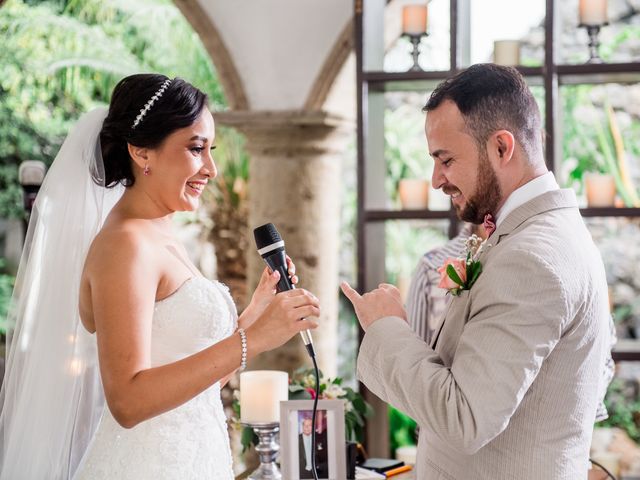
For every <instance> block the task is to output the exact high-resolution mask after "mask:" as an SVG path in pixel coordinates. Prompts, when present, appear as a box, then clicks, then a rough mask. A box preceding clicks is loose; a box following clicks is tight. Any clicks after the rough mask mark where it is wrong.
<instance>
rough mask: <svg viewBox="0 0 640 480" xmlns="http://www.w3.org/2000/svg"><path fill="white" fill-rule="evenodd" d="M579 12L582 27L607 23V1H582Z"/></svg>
mask: <svg viewBox="0 0 640 480" xmlns="http://www.w3.org/2000/svg"><path fill="white" fill-rule="evenodd" d="M579 11H580V24H581V25H604V24H605V23H607V0H580V8H579Z"/></svg>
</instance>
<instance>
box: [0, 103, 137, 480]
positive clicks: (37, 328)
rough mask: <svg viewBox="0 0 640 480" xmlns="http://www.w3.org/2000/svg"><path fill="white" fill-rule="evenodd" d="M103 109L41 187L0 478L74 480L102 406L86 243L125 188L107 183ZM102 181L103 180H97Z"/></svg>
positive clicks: (73, 138)
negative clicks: (84, 279)
mask: <svg viewBox="0 0 640 480" xmlns="http://www.w3.org/2000/svg"><path fill="white" fill-rule="evenodd" d="M106 115H107V110H106V109H105V108H100V109H96V110H93V111H91V112H89V113H87V114H86V115H84V116H83V117H82V118H81V119H80V120H79V122H78V123H77V125H76V126H75V128H74V129H73V131H72V132H71V133H70V134H69V136H68V137H67V139H66V140H65V142H64V144H63V145H62V148H61V149H60V152H59V153H58V155H57V156H56V159H55V161H54V162H53V164H52V166H51V169H50V170H49V172H48V173H47V176H46V178H45V180H44V183H43V184H42V188H41V189H40V192H39V193H38V196H37V199H36V202H35V205H34V208H33V212H32V215H31V220H30V222H29V228H28V230H27V238H26V242H25V246H24V250H23V254H22V259H21V261H20V267H19V270H18V276H17V279H16V285H15V289H14V292H13V298H12V303H11V309H10V313H9V324H10V325H12V326H13V327H12V331H11V332H9V334H8V336H7V339H8V342H7V343H8V345H7V362H6V373H5V378H4V384H3V387H2V390H1V391H0V406H1V408H2V411H1V413H0V479H1V480H9V479H11V480H14V479H21V478H25V479H44V478H47V479H68V478H71V477H73V475H74V473H75V471H76V469H77V467H78V463H79V462H80V460H81V458H82V456H83V454H84V453H85V451H86V449H87V446H88V444H89V442H90V441H91V438H92V436H93V433H94V432H95V429H96V427H97V424H98V422H99V420H100V416H101V413H102V410H103V407H104V395H103V391H102V385H101V382H100V375H99V370H98V361H97V348H96V341H95V335H91V334H89V333H88V332H87V331H86V330H85V329H84V328H83V326H82V324H81V322H80V316H79V313H78V299H79V288H80V276H81V274H82V269H83V266H84V261H85V257H86V255H87V250H88V248H89V246H90V244H91V241H92V240H93V238H94V237H95V236H96V234H97V233H98V231H99V230H100V228H101V227H102V224H103V222H104V219H105V217H106V215H107V214H108V213H109V211H110V210H111V208H112V207H113V205H114V204H115V202H116V201H117V200H118V199H119V198H120V196H121V195H122V192H123V191H124V188H123V187H121V186H120V185H118V186H117V187H116V188H112V189H107V188H104V178H105V177H104V166H103V163H102V155H101V151H100V141H99V132H100V130H101V128H102V124H103V121H104V119H105V117H106ZM94 179H95V181H94Z"/></svg>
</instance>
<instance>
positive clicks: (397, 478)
mask: <svg viewBox="0 0 640 480" xmlns="http://www.w3.org/2000/svg"><path fill="white" fill-rule="evenodd" d="M413 472H414V470H412V471H410V472H407V473H401V474H399V475H394V476H393V477H389V478H393V479H394V480H415V476H414V474H413ZM250 474H251V472H248V471H247V472H244V473H241V474H240V475H238V476H237V477H236V480H243V479H246V478H247V477H248V476H249V475H250Z"/></svg>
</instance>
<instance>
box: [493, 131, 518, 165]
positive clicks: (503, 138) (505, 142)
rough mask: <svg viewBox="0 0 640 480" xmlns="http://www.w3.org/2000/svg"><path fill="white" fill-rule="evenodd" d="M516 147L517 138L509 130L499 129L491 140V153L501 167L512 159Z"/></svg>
mask: <svg viewBox="0 0 640 480" xmlns="http://www.w3.org/2000/svg"><path fill="white" fill-rule="evenodd" d="M515 147H516V141H515V138H514V136H513V134H512V133H511V132H510V131H509V130H498V131H497V132H495V133H494V134H493V135H492V136H491V138H490V140H489V154H490V156H493V157H494V160H495V161H496V162H497V164H498V165H500V166H501V167H504V166H506V165H507V164H508V163H509V161H511V158H512V157H513V152H514V150H515Z"/></svg>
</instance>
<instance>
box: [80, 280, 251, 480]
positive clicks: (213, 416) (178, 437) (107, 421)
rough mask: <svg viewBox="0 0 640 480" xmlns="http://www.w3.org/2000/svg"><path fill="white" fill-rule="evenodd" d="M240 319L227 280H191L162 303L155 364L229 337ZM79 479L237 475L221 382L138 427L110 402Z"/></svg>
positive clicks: (187, 479)
mask: <svg viewBox="0 0 640 480" xmlns="http://www.w3.org/2000/svg"><path fill="white" fill-rule="evenodd" d="M237 321H238V320H237V312H236V308H235V305H234V304H233V301H232V300H231V296H230V295H229V291H228V289H227V287H226V286H224V285H222V284H221V283H219V282H211V281H210V280H207V279H206V278H204V277H194V278H191V279H190V280H187V281H186V282H185V283H184V284H183V285H182V286H181V287H180V288H179V289H178V290H177V291H176V292H174V293H173V294H172V295H171V296H169V297H167V298H165V299H163V300H161V301H159V302H156V305H155V310H154V316H153V325H152V337H151V365H152V366H159V365H164V364H167V363H170V362H175V361H177V360H180V359H181V358H184V357H186V356H189V355H191V354H193V353H196V352H198V351H200V350H202V349H203V348H206V347H208V346H209V345H212V344H214V343H216V342H219V341H220V340H223V339H224V338H227V337H228V336H230V335H231V334H232V333H233V332H234V330H235V329H236V326H237ZM75 478H76V479H91V480H98V479H109V480H113V479H119V480H126V479H132V480H133V479H136V480H145V479H150V480H169V479H171V480H178V479H180V480H183V479H184V480H191V479H193V480H195V479H212V480H213V479H215V480H232V479H233V478H234V477H233V470H232V466H231V451H230V448H229V436H228V433H227V423H226V417H225V415H224V411H223V408H222V402H221V400H220V385H219V384H218V383H216V384H215V385H213V386H212V387H210V388H209V389H207V390H205V391H204V392H202V393H201V394H200V395H198V396H197V397H195V398H193V399H192V400H190V401H188V402H187V403H185V404H183V405H181V406H180V407H178V408H176V409H173V410H171V411H169V412H166V413H163V414H161V415H158V416H156V417H154V418H151V419H149V420H147V421H145V422H142V423H140V424H138V425H137V426H135V427H134V428H131V429H125V428H122V427H121V426H120V425H119V424H118V423H117V422H116V421H115V419H114V418H113V416H112V415H111V412H110V411H109V409H108V408H107V407H105V409H104V412H103V415H102V419H101V421H100V425H99V427H98V430H97V431H96V434H95V436H94V438H93V441H92V444H91V445H90V447H89V450H88V452H87V454H86V456H85V459H84V460H83V463H82V466H81V467H80V469H79V470H78V474H77V475H76V476H75Z"/></svg>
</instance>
